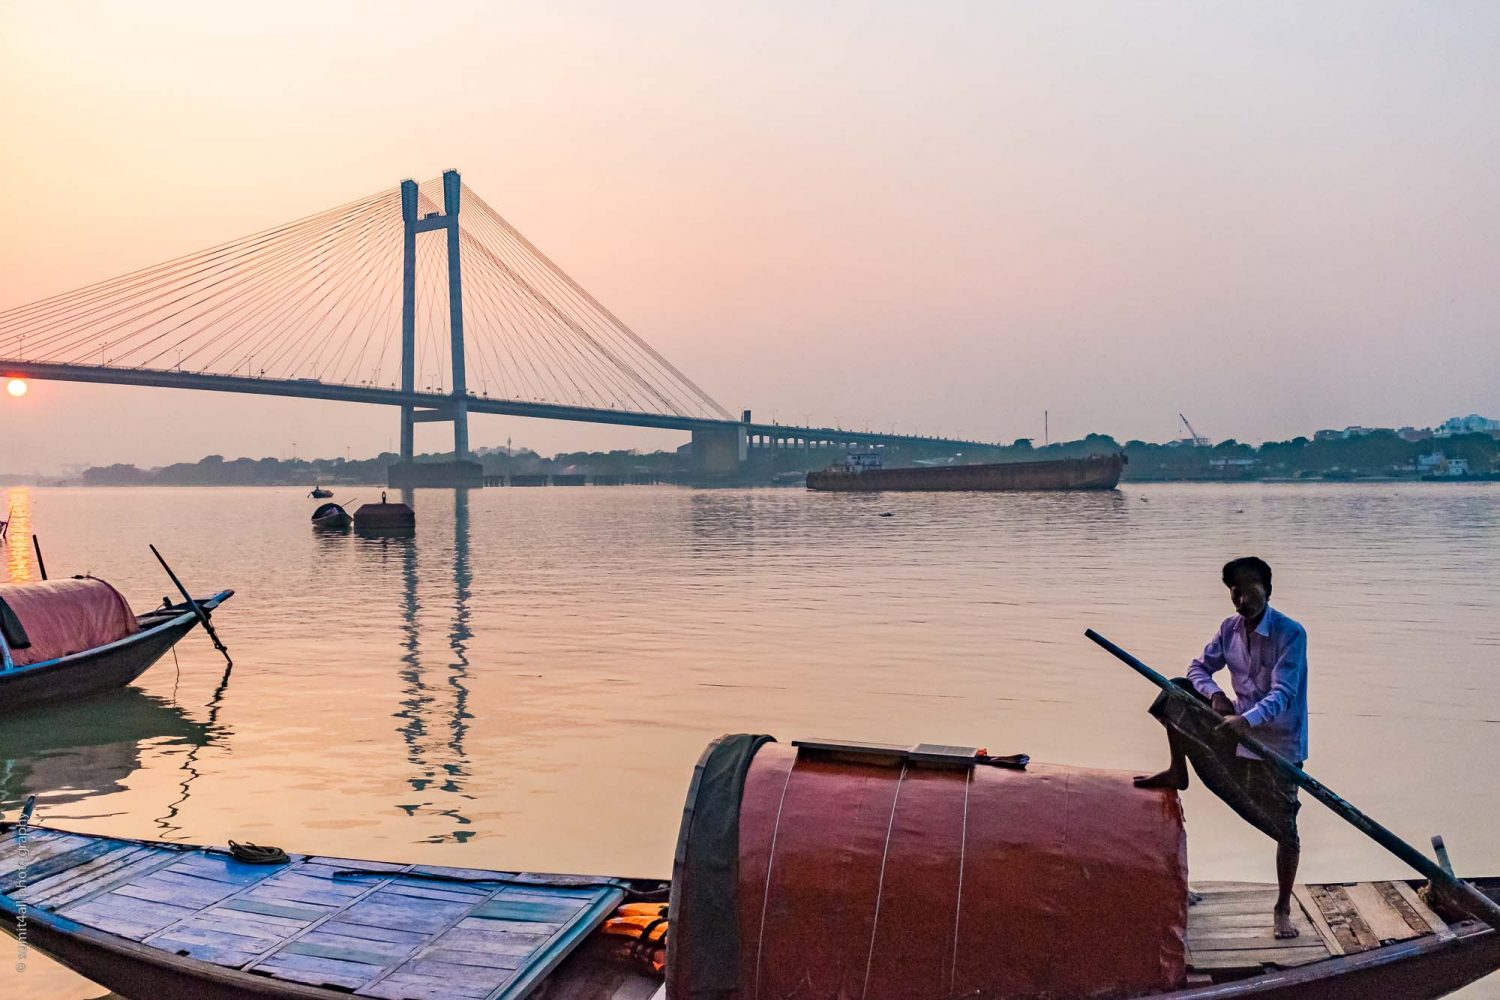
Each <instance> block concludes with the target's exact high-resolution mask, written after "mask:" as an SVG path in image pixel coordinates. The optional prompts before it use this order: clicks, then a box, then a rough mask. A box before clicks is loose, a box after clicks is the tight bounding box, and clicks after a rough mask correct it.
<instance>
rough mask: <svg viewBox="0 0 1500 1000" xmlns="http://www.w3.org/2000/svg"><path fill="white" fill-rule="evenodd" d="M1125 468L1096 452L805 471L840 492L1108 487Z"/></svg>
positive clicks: (811, 484)
mask: <svg viewBox="0 0 1500 1000" xmlns="http://www.w3.org/2000/svg"><path fill="white" fill-rule="evenodd" d="M1124 467H1125V456H1124V455H1098V456H1090V457H1089V458H1065V459H1059V460H1057V461H1052V462H1003V463H998V464H990V465H944V466H934V467H931V468H927V467H916V468H903V469H863V470H860V471H857V472H856V471H849V470H845V469H837V468H835V469H824V470H822V471H820V472H809V473H808V474H807V488H808V489H810V490H823V491H829V492H838V493H874V492H881V491H885V490H897V491H908V492H959V491H970V492H983V493H1004V492H1022V491H1031V490H1112V489H1114V488H1115V487H1116V486H1117V485H1119V482H1120V473H1121V471H1122V470H1123V469H1124Z"/></svg>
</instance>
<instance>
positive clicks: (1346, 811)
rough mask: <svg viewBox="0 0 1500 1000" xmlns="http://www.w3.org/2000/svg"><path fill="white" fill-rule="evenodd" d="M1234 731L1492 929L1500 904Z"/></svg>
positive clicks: (1162, 683)
mask: <svg viewBox="0 0 1500 1000" xmlns="http://www.w3.org/2000/svg"><path fill="white" fill-rule="evenodd" d="M1083 634H1084V635H1086V636H1088V637H1089V638H1090V639H1092V640H1093V641H1094V642H1096V643H1098V644H1099V645H1100V646H1102V647H1104V648H1105V649H1107V650H1109V652H1111V653H1113V654H1114V655H1115V656H1116V657H1117V658H1118V659H1119V660H1120V661H1121V662H1122V663H1124V664H1125V665H1126V666H1128V667H1130V668H1131V669H1132V670H1134V671H1135V672H1136V673H1138V674H1140V675H1141V676H1142V677H1144V678H1146V679H1147V680H1148V681H1150V682H1151V683H1152V684H1155V685H1156V686H1157V687H1159V688H1161V689H1162V690H1163V691H1165V692H1166V693H1167V694H1168V695H1169V696H1171V697H1173V698H1177V699H1179V700H1180V701H1181V702H1182V703H1183V704H1184V705H1187V706H1189V707H1190V710H1191V711H1194V712H1200V713H1202V714H1203V717H1204V718H1205V719H1213V720H1214V721H1215V723H1216V724H1217V723H1219V722H1222V721H1223V720H1222V719H1221V718H1220V716H1219V713H1217V712H1215V711H1214V710H1213V709H1212V708H1210V707H1209V706H1207V705H1205V704H1203V703H1202V702H1201V701H1199V700H1198V699H1197V698H1194V697H1193V696H1192V695H1190V694H1188V693H1187V692H1186V691H1184V690H1182V688H1180V687H1178V686H1177V685H1176V684H1173V683H1172V682H1171V681H1169V680H1167V678H1165V677H1163V676H1162V675H1161V674H1159V673H1157V672H1156V671H1155V670H1152V669H1151V668H1150V667H1148V666H1146V664H1144V663H1142V662H1141V661H1140V660H1138V659H1136V658H1135V657H1134V656H1131V655H1130V654H1129V653H1127V652H1126V651H1125V650H1123V649H1121V648H1120V647H1119V646H1116V645H1115V644H1114V643H1112V642H1110V641H1109V640H1108V639H1106V638H1104V636H1102V635H1100V634H1099V633H1098V632H1095V631H1094V630H1093V629H1088V630H1086V631H1085V632H1084V633H1083ZM1234 735H1235V738H1236V739H1238V740H1239V741H1240V743H1242V744H1244V745H1245V747H1247V748H1248V749H1249V750H1251V751H1252V752H1253V753H1255V754H1256V756H1258V757H1261V758H1262V759H1264V760H1265V761H1266V762H1267V763H1269V764H1270V765H1271V766H1272V767H1274V768H1275V769H1276V770H1277V771H1280V772H1281V773H1282V774H1283V775H1284V776H1286V777H1287V778H1290V779H1291V780H1292V781H1295V782H1296V783H1297V784H1298V785H1299V786H1300V787H1302V788H1305V789H1307V792H1308V794H1309V795H1311V796H1312V797H1313V798H1315V799H1317V800H1318V801H1319V802H1321V803H1323V804H1324V805H1325V806H1327V807H1328V808H1329V809H1332V810H1333V811H1334V813H1335V814H1336V815H1338V816H1339V818H1341V819H1343V820H1344V821H1345V822H1347V823H1349V825H1351V826H1353V827H1354V828H1355V829H1356V830H1358V831H1359V832H1361V833H1363V834H1364V835H1365V836H1367V837H1369V838H1370V839H1371V840H1373V841H1375V843H1377V844H1379V845H1380V846H1381V847H1384V848H1385V849H1386V850H1388V851H1390V852H1391V853H1392V854H1394V855H1395V856H1396V857H1398V858H1400V859H1401V860H1402V861H1405V862H1406V863H1407V864H1409V865H1411V866H1412V867H1413V868H1415V869H1416V870H1417V871H1418V872H1420V873H1422V874H1423V875H1425V876H1427V878H1428V880H1429V881H1430V882H1431V883H1432V884H1433V885H1434V886H1437V887H1439V888H1440V889H1441V890H1442V891H1444V892H1446V893H1447V894H1448V895H1449V896H1450V898H1453V899H1454V901H1455V902H1457V903H1458V904H1459V905H1460V906H1462V907H1463V908H1465V909H1467V910H1468V911H1469V912H1470V913H1472V914H1474V916H1476V917H1478V918H1479V919H1480V920H1482V921H1484V922H1485V923H1487V924H1489V925H1490V926H1491V927H1493V928H1495V929H1496V930H1500V904H1497V903H1496V902H1495V901H1494V900H1492V899H1490V898H1489V897H1488V896H1486V895H1485V894H1484V893H1482V892H1480V891H1479V890H1478V889H1476V888H1474V886H1472V885H1470V884H1469V883H1468V882H1465V881H1464V880H1463V879H1461V878H1458V877H1456V876H1455V875H1454V874H1453V873H1452V872H1449V871H1444V870H1443V868H1442V866H1441V865H1439V864H1438V863H1437V862H1435V861H1433V860H1432V859H1431V858H1429V857H1427V856H1426V855H1425V854H1423V853H1422V852H1421V851H1419V850H1417V849H1416V848H1415V847H1413V846H1411V845H1410V844H1408V843H1407V842H1406V841H1404V840H1402V839H1401V838H1400V837H1398V836H1396V835H1395V834H1394V833H1392V832H1391V831H1390V830H1387V829H1386V828H1385V827H1383V826H1381V825H1380V824H1379V823H1377V822H1375V821H1374V820H1373V819H1371V818H1370V817H1368V816H1366V815H1365V814H1364V813H1362V812H1360V811H1359V810H1358V809H1356V808H1354V806H1352V805H1350V804H1349V803H1348V802H1345V801H1344V800H1343V799H1342V798H1340V797H1339V796H1338V795H1336V794H1334V792H1333V791H1332V790H1330V789H1328V788H1326V787H1325V786H1324V785H1323V783H1322V782H1320V781H1318V779H1316V778H1314V777H1313V776H1312V775H1310V774H1308V773H1307V772H1306V771H1304V770H1302V768H1300V767H1298V766H1296V765H1295V764H1293V763H1291V762H1290V761H1288V760H1287V759H1286V758H1284V757H1282V756H1281V755H1280V754H1278V753H1277V752H1276V751H1274V750H1272V749H1271V748H1270V747H1268V746H1266V745H1265V744H1264V743H1262V742H1261V741H1260V740H1258V739H1256V738H1255V737H1254V736H1246V735H1242V734H1240V733H1235V734H1234Z"/></svg>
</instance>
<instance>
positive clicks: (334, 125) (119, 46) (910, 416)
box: [0, 0, 1500, 473]
mask: <svg viewBox="0 0 1500 1000" xmlns="http://www.w3.org/2000/svg"><path fill="white" fill-rule="evenodd" d="M1497 53H1500V5H1497V4H1494V3H1489V2H1472V3H1464V2H1445V3H1443V4H1430V3H1379V2H1374V0H1359V2H1350V3H1337V2H1322V3H1316V4H1312V3H1278V2H1265V0H1254V2H1244V3H1231V2H1219V3H1213V4H1202V3H1082V2H1073V3H1041V2H1038V3H1005V2H983V3H934V2H926V3H915V2H913V3H891V2H878V0H863V2H859V3H823V4H806V3H780V2H759V3H753V4H750V3H745V4H729V3H702V2H697V3H673V4H663V3H653V2H633V3H603V2H600V3H573V2H550V3H547V4H501V3H476V4H469V3H448V4H441V5H436V4H421V5H418V4H395V3H348V4H331V3H306V2H300V3H284V2H262V3H257V4H255V5H253V6H240V7H229V6H225V5H218V4H202V3H187V2H163V0H156V2H151V3H126V2H114V3H67V4H35V3H22V2H19V0H0V135H3V137H4V138H3V141H0V189H3V191H4V195H5V210H4V214H3V221H0V227H3V229H0V231H3V234H4V235H3V239H0V310H3V309H8V308H11V307H13V306H17V305H21V304H23V303H26V302H30V301H33V300H35V299H39V298H43V297H45V296H49V295H53V294H56V293H58V292H62V291H66V290H68V289H71V288H75V287H79V286H82V285H86V284H89V283H91V282H94V281H97V280H100V279H103V278H108V277H111V276H114V275H117V274H121V273H124V272H128V271H132V270H135V269H137V268H141V267H145V266H148V265H151V264H154V263H157V262H159V261H163V260H167V259H170V258H173V257H177V256H180V255H183V254H187V253H190V252H193V251H195V250H199V249H202V248H205V247H208V246H211V245H214V244H217V243H221V242H224V241H226V240H230V239H233V238H236V237H238V236H241V235H244V234H247V233H251V232H254V231H257V230H261V229H265V228H267V227H270V226H273V225H276V224H278V223H281V222H284V221H288V220H291V219H294V218H298V217H301V216H305V215H308V214H310V213H313V212H317V211H319V210H322V209H325V208H329V207H332V206H334V205H338V204H341V203H344V202H349V201H351V200H354V199H356V198H361V197H364V196H366V195H369V194H372V193H375V192H378V191H381V190H384V189H388V188H393V187H394V186H395V185H396V184H397V183H398V182H399V181H400V180H402V179H403V178H406V177H417V178H429V177H432V176H435V175H436V174H438V173H439V172H441V171H442V170H443V169H444V168H447V167H456V168H458V169H460V170H461V171H462V172H463V177H464V180H465V182H466V183H467V184H468V185H470V186H471V187H472V188H473V189H474V190H476V191H478V192H480V193H481V194H483V196H484V197H485V199H486V200H487V201H488V202H489V203H490V204H491V205H493V206H495V208H497V209H498V210H499V211H500V212H501V213H503V214H504V215H505V216H506V217H507V218H508V219H509V220H510V222H511V223H513V224H514V225H515V226H516V227H517V228H518V229H519V230H520V231H521V232H523V233H525V234H526V235H527V236H528V237H529V238H530V239H531V240H532V241H533V242H534V243H536V244H537V245H538V246H540V247H541V248H542V249H543V250H545V251H546V252H547V253H548V254H549V255H550V256H551V257H552V258H553V259H554V260H556V261H557V262H558V263H559V264H560V265H561V266H562V267H564V268H565V269H567V270H568V271H569V272H570V273H571V274H572V275H573V276H574V277H575V278H576V279H577V280H578V281H579V282H580V283H581V284H582V285H583V286H584V287H586V288H588V289H589V290H590V291H591V292H592V293H593V294H594V295H596V296H597V297H598V298H599V299H600V300H602V301H603V302H604V303H605V304H607V305H608V306H609V307H610V308H611V309H612V310H613V311H614V313H616V314H617V315H618V316H620V317H621V318H622V319H623V320H625V322H627V323H629V324H630V325H631V326H632V327H633V328H634V329H635V330H636V331H638V332H639V333H640V334H641V335H642V336H644V337H645V338H646V339H647V340H648V341H650V342H651V344H652V345H653V346H654V347H655V348H657V349H658V350H659V351H660V352H661V353H662V354H664V355H665V356H666V357H668V358H670V359H671V360H672V361H673V362H674V363H675V364H676V365H677V366H678V367H680V368H681V369H683V370H684V371H685V372H686V373H687V374H688V375H690V376H691V377H692V378H693V379H694V380H695V381H696V382H697V383H698V384H699V385H701V386H702V387H703V388H704V389H705V390H707V391H708V392H709V393H710V394H712V395H713V396H714V397H715V398H717V399H718V400H719V401H720V402H721V403H723V404H724V405H725V406H726V407H727V408H728V409H730V410H731V411H733V412H735V413H738V412H739V410H741V409H743V408H753V410H754V411H755V416H756V417H757V419H771V418H772V417H775V418H776V419H778V420H780V421H782V422H796V423H800V422H803V421H804V420H807V419H810V420H812V421H813V422H815V423H839V424H842V425H843V426H853V427H867V426H868V427H870V428H880V429H891V428H894V429H897V430H902V431H908V432H920V433H928V434H933V433H941V434H949V435H955V436H964V437H974V438H981V439H986V440H1005V441H1009V440H1011V439H1013V438H1015V437H1018V436H1036V437H1040V436H1041V433H1042V413H1043V410H1049V411H1050V413H1051V427H1052V433H1053V436H1054V437H1076V436H1081V435H1082V434H1084V433H1087V432H1090V431H1100V432H1107V433H1112V434H1114V435H1115V436H1116V437H1119V438H1120V439H1122V440H1124V439H1126V438H1130V437H1143V438H1147V439H1152V440H1165V439H1168V438H1170V437H1172V436H1174V435H1176V434H1177V433H1178V428H1177V427H1176V423H1177V413H1178V411H1179V410H1180V411H1183V412H1185V413H1187V415H1188V417H1189V418H1190V419H1191V420H1192V421H1193V423H1194V424H1195V425H1196V427H1197V428H1198V430H1199V431H1200V432H1201V433H1203V434H1205V435H1208V436H1210V437H1212V438H1214V439H1216V440H1217V439H1222V438H1228V437H1234V438H1238V439H1240V440H1246V441H1251V442H1257V443H1258V442H1260V441H1262V440H1265V439H1271V438H1282V437H1289V436H1292V435H1295V434H1298V433H1308V432H1311V431H1312V430H1313V429H1315V428H1318V427H1324V426H1340V427H1341V426H1344V425H1346V424H1355V423H1359V424H1366V425H1379V426H1387V425H1396V424H1404V423H1417V424H1419V425H1420V424H1430V423H1436V422H1438V421H1440V420H1442V419H1443V418H1445V417H1448V416H1451V415H1454V414H1462V413H1469V412H1471V411H1478V412H1480V413H1484V414H1487V415H1490V416H1500V375H1497V373H1500V336H1497V330H1496V326H1497V317H1500V282H1497V281H1496V275H1497V274H1500V239H1497V233H1500V184H1497V172H1496V171H1497V166H1500V116H1497V115H1496V113H1495V107H1496V98H1497V95H1500V58H1497ZM396 437H397V420H396V411H395V410H394V409H389V408H380V407H365V406H355V405H349V404H335V403H312V402H296V401H290V400H281V399H267V398H249V397H238V396H232V395H227V394H218V393H198V392H184V391H168V390H161V389H135V388H128V387H95V386H83V385H73V384H67V383H41V382H36V383H33V384H32V386H31V391H30V392H29V393H28V394H27V395H26V396H25V397H24V398H22V399H19V400H17V399H11V398H9V397H0V472H31V471H33V470H41V471H43V472H47V473H54V472H58V471H61V470H62V468H63V467H64V466H65V465H67V464H70V463H104V462H109V461H126V462H135V463H138V464H142V465H155V464H162V463H165V462H169V461H178V460H191V459H196V458H198V457H199V456H201V455H204V454H207V453H211V452H216V453H220V454H224V455H226V456H229V457H236V456H240V455H249V456H252V457H259V456H263V455H275V456H287V455H290V454H291V453H292V449H293V442H295V448H296V451H297V453H298V454H300V455H301V456H303V457H308V456H314V455H321V456H332V455H336V454H343V453H344V452H345V449H346V448H347V449H349V450H350V451H351V452H352V453H353V454H354V455H356V456H359V455H368V454H372V453H374V452H376V451H379V450H381V449H385V448H387V447H390V446H392V445H393V443H394V442H395V440H396ZM471 437H472V441H473V444H474V445H475V446H476V447H477V446H484V445H497V444H504V442H505V440H506V438H507V437H510V438H512V439H513V440H514V441H515V443H516V444H518V445H519V444H527V445H531V446H533V447H536V448H538V449H540V450H542V451H544V452H548V453H550V452H552V451H556V450H562V449H575V448H589V447H630V446H638V447H642V448H654V447H675V446H676V445H678V444H680V443H682V442H683V441H685V440H686V438H685V435H680V434H667V433H660V432H646V431H635V430H626V429H607V428H600V427H595V426H590V425H582V424H576V425H567V424H552V423H539V422H536V421H525V420H511V419H502V418H499V417H476V418H474V419H473V421H472V423H471ZM418 444H419V447H420V448H424V449H432V450H437V449H440V448H444V447H447V446H449V445H450V444H451V441H450V439H448V438H447V437H446V425H432V426H427V427H423V428H421V429H420V431H419V439H418Z"/></svg>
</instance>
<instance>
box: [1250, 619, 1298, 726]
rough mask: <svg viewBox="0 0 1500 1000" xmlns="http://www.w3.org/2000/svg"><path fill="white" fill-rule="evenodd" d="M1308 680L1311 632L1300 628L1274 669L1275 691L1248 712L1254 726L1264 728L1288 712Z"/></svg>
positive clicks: (1272, 670)
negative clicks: (1308, 641) (1308, 635)
mask: <svg viewBox="0 0 1500 1000" xmlns="http://www.w3.org/2000/svg"><path fill="white" fill-rule="evenodd" d="M1306 679H1307V631H1306V630H1305V629H1302V628H1300V627H1299V628H1298V629H1297V632H1296V634H1295V635H1293V636H1292V637H1291V638H1290V639H1288V640H1287V644H1286V648H1285V649H1283V650H1282V651H1281V655H1280V656H1279V657H1277V659H1276V666H1274V667H1272V668H1271V690H1269V691H1267V692H1266V696H1265V697H1264V698H1262V699H1261V700H1260V701H1258V702H1256V703H1255V704H1254V705H1252V706H1250V708H1249V709H1247V710H1246V711H1245V721H1246V722H1248V723H1250V725H1251V727H1252V728H1253V727H1256V726H1263V725H1265V724H1266V723H1268V722H1270V721H1271V720H1272V719H1274V718H1276V717H1277V716H1278V715H1280V714H1281V713H1282V712H1285V711H1286V710H1287V709H1288V708H1290V707H1291V706H1292V704H1293V703H1294V702H1295V701H1296V700H1297V697H1298V692H1300V691H1301V690H1302V687H1303V684H1304V683H1305V682H1306Z"/></svg>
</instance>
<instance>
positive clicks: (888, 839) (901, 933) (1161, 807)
mask: <svg viewBox="0 0 1500 1000" xmlns="http://www.w3.org/2000/svg"><path fill="white" fill-rule="evenodd" d="M764 739H765V737H757V738H753V739H750V740H747V738H744V737H725V738H724V739H723V740H720V741H719V742H718V743H717V744H715V746H714V747H713V748H711V749H710V751H709V753H708V754H706V755H705V758H704V761H703V763H702V765H701V766H700V771H699V775H698V777H697V778H695V781H694V786H693V789H692V791H690V793H689V802H688V808H687V811H686V813H685V815H684V820H683V836H682V839H681V841H680V842H679V845H678V853H677V867H676V871H675V873H674V880H673V886H672V891H673V894H674V898H673V901H672V910H671V912H672V931H671V935H670V941H671V943H670V945H669V947H670V949H671V952H672V954H671V956H670V958H669V962H668V972H667V978H668V992H669V993H670V994H671V995H673V996H675V997H678V998H680V1000H703V998H708V997H715V998H731V1000H751V998H759V1000H791V998H803V997H862V998H865V1000H904V998H909V997H923V998H929V1000H937V998H942V997H1004V998H1006V1000H1055V998H1064V997H1065V998H1069V1000H1081V998H1098V1000H1103V998H1119V997H1135V996H1141V995H1143V994H1148V993H1154V992H1165V991H1168V990H1172V989H1175V988H1178V987H1180V986H1181V985H1182V983H1183V981H1184V979H1185V975H1186V948H1185V932H1186V926H1187V892H1188V889H1187V841H1186V835H1185V833H1184V830H1183V822H1182V808H1181V805H1180V804H1179V802H1178V799H1177V796H1176V794H1175V793H1172V792H1163V791H1147V790H1143V789H1138V788H1135V787H1134V786H1133V785H1132V783H1131V779H1130V775H1128V774H1122V773H1116V772H1110V771H1089V770H1082V769H1077V768H1065V767H1052V766H1048V765H1032V766H1031V767H1030V768H1029V769H1027V770H1025V771H1020V770H1005V769H1001V768H997V767H991V766H985V765H983V764H979V763H969V764H967V765H965V763H964V762H963V761H962V760H957V761H951V762H949V761H944V760H941V759H938V760H937V761H936V762H934V758H933V755H928V756H927V757H926V758H923V757H921V756H920V755H919V756H917V757H902V756H901V755H899V754H891V755H887V756H886V757H885V758H884V759H882V758H881V757H880V756H879V755H878V754H871V753H869V752H868V750H867V748H849V750H850V752H848V753H841V752H838V751H836V750H835V751H833V752H819V751H812V750H809V749H808V747H806V746H804V747H803V748H802V750H801V751H800V752H799V751H797V750H794V749H792V748H790V747H786V746H783V745H781V744H777V743H764V744H762V743H760V741H761V740H764ZM919 749H920V748H919ZM937 749H938V750H940V751H942V752H943V754H939V755H937V757H939V758H940V757H942V756H943V755H944V754H947V755H948V756H950V757H951V756H954V755H952V754H948V752H949V751H953V750H955V749H957V748H949V747H943V748H937ZM825 751H826V747H825ZM959 756H961V755H959ZM975 759H976V760H977V758H975ZM726 806H727V807H728V808H725V807H726ZM726 945H727V946H728V947H727V948H726V947H725V946H726Z"/></svg>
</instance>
